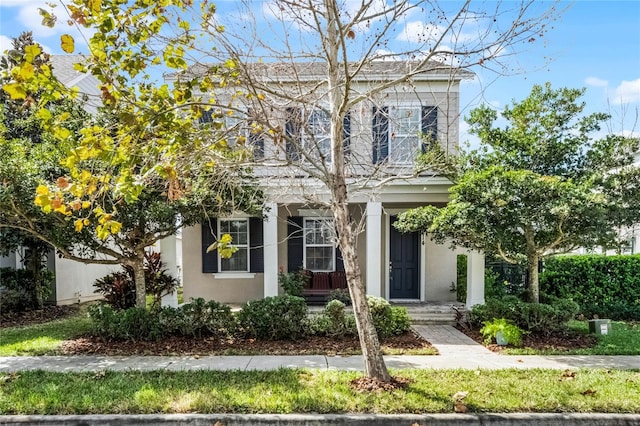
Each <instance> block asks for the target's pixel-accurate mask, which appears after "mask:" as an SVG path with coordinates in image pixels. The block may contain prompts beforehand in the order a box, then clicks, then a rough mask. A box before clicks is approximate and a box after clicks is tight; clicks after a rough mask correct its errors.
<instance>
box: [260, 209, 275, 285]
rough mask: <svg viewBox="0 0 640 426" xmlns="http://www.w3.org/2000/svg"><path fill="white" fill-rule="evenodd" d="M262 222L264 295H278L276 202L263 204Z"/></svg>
mask: <svg viewBox="0 0 640 426" xmlns="http://www.w3.org/2000/svg"><path fill="white" fill-rule="evenodd" d="M264 213H265V219H264V224H263V227H264V228H263V237H262V238H263V242H264V282H263V285H264V297H269V296H277V295H278V204H277V203H267V204H266V205H265V212H264Z"/></svg>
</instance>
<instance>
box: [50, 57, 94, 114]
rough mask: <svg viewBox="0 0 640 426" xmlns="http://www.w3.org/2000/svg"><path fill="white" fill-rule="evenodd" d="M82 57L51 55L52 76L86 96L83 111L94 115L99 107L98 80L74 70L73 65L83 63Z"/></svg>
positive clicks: (88, 74)
mask: <svg viewBox="0 0 640 426" xmlns="http://www.w3.org/2000/svg"><path fill="white" fill-rule="evenodd" d="M86 61H87V57H86V56H84V55H51V64H52V66H53V75H55V76H56V78H57V79H58V80H59V81H60V82H61V83H62V84H64V85H65V86H67V87H69V88H71V87H77V88H78V91H79V92H80V94H81V95H86V96H87V101H86V103H85V109H86V110H87V111H88V112H89V113H91V114H95V113H96V111H97V108H98V107H99V106H100V105H101V103H102V101H101V94H102V93H101V91H100V80H98V79H97V78H96V77H95V76H93V75H92V74H91V73H83V72H80V71H78V70H76V69H75V68H74V64H77V63H85V62H86Z"/></svg>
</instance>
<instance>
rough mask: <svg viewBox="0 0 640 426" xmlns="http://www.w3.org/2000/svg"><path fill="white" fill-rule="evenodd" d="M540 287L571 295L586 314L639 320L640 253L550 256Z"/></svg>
mask: <svg viewBox="0 0 640 426" xmlns="http://www.w3.org/2000/svg"><path fill="white" fill-rule="evenodd" d="M540 290H541V292H544V293H546V294H551V295H555V296H557V297H560V298H569V297H570V298H572V299H573V300H574V301H576V302H577V303H578V304H579V305H580V312H581V313H582V314H584V315H585V316H587V317H592V316H593V315H598V316H599V317H600V318H604V317H607V318H611V319H615V320H640V255H626V256H604V255H581V256H557V257H553V258H550V259H548V260H546V261H545V268H544V271H543V273H542V274H541V275H540Z"/></svg>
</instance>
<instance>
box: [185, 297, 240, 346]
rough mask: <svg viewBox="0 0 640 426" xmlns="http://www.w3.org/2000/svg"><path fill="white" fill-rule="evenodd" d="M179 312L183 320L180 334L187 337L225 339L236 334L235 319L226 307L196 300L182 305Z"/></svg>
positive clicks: (211, 301) (214, 302)
mask: <svg viewBox="0 0 640 426" xmlns="http://www.w3.org/2000/svg"><path fill="white" fill-rule="evenodd" d="M179 310H180V311H181V312H182V315H183V317H184V319H185V324H184V326H183V327H184V331H183V333H182V334H185V335H187V336H197V337H202V336H214V337H219V338H225V337H229V336H232V335H233V334H235V332H236V329H237V322H236V317H235V315H233V313H232V312H231V308H230V307H229V306H227V305H224V304H221V303H218V302H216V301H214V300H210V301H208V302H207V301H205V300H204V299H203V298H197V299H194V300H192V301H191V303H187V304H185V305H182V306H181V307H180V308H179Z"/></svg>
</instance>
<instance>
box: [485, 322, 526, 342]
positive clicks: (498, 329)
mask: <svg viewBox="0 0 640 426" xmlns="http://www.w3.org/2000/svg"><path fill="white" fill-rule="evenodd" d="M483 324H484V325H483V327H482V328H481V329H480V333H482V336H483V337H484V342H485V343H487V344H488V343H491V339H497V335H498V333H501V334H502V337H503V338H504V339H505V340H506V341H507V343H508V344H510V345H514V346H520V345H522V330H521V329H520V327H518V326H517V325H515V324H513V323H512V322H511V321H508V320H506V319H504V318H499V319H494V320H492V321H485V322H484V323H483Z"/></svg>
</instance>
